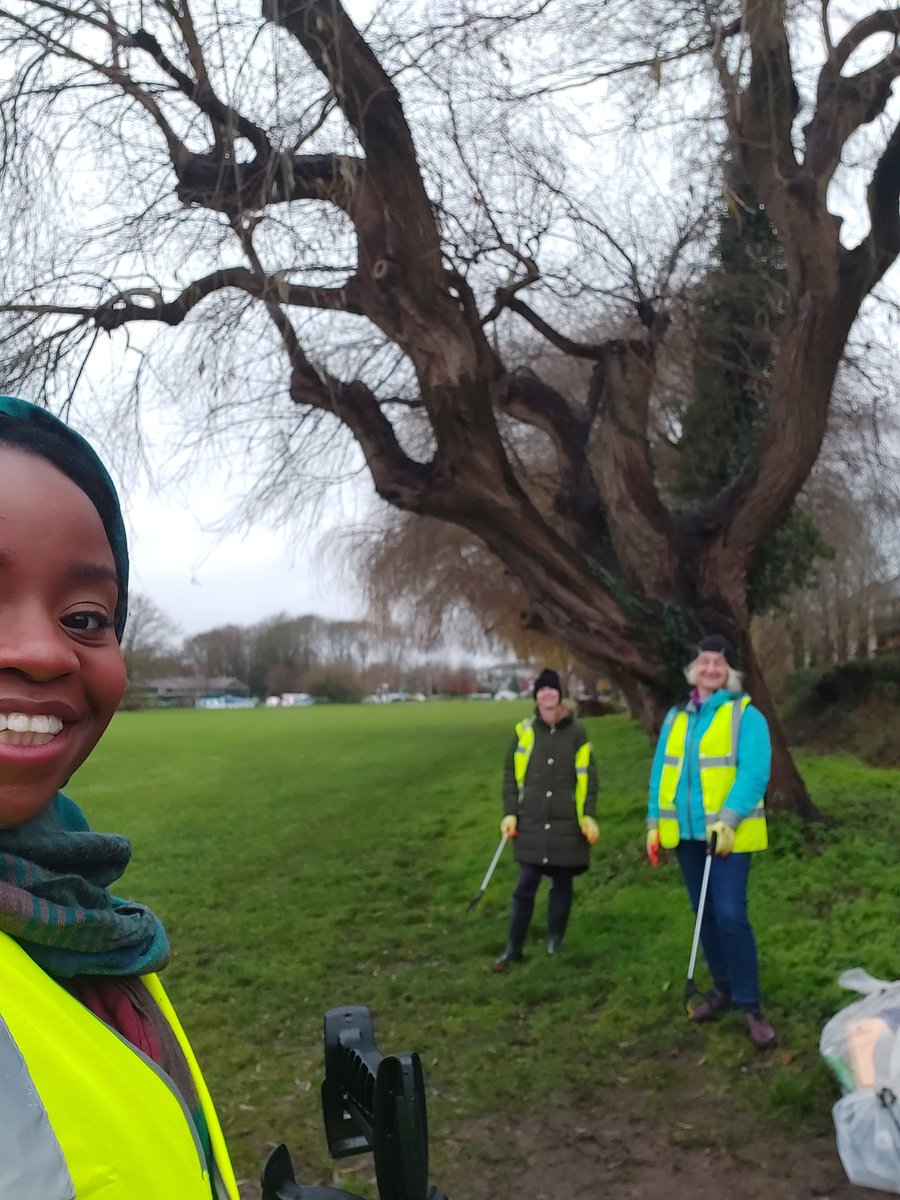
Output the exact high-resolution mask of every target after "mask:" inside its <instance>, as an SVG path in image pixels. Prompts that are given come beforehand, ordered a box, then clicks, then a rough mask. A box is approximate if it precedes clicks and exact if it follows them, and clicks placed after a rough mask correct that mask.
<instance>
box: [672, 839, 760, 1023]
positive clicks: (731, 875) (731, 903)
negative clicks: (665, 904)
mask: <svg viewBox="0 0 900 1200" xmlns="http://www.w3.org/2000/svg"><path fill="white" fill-rule="evenodd" d="M676 853H677V855H678V865H679V866H680V867H681V874H682V875H683V876H684V882H685V886H686V887H687V890H688V895H689V896H690V898H691V908H692V909H693V910H694V913H695V915H696V912H697V907H698V905H699V903H700V887H701V885H702V882H703V868H704V866H705V864H706V842H694V841H688V842H679V843H678V848H677V850H676ZM750 859H751V855H749V854H728V855H726V856H725V857H724V858H719V857H717V856H714V857H713V860H712V866H711V867H710V872H709V887H708V888H707V892H706V906H705V911H704V913H703V924H702V925H701V926H700V944H701V945H702V946H703V955H704V957H705V959H706V965H707V966H708V967H709V973H710V975H712V978H713V983H714V984H715V986H716V987H717V988H719V990H720V991H724V992H730V993H731V998H732V1000H733V1001H734V1003H735V1004H737V1005H738V1007H740V1008H756V1007H758V1005H759V967H758V966H757V961H756V939H755V938H754V936H753V930H752V928H751V927H750V920H749V918H748V916H747V880H748V878H749V876H750Z"/></svg>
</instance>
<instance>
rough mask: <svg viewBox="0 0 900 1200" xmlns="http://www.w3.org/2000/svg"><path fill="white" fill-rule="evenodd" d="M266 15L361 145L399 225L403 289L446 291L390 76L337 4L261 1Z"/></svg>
mask: <svg viewBox="0 0 900 1200" xmlns="http://www.w3.org/2000/svg"><path fill="white" fill-rule="evenodd" d="M262 13H263V17H264V19H265V20H267V21H271V22H272V23H273V24H275V25H280V26H282V27H283V28H284V29H286V30H287V31H288V32H289V33H290V34H292V35H293V36H294V37H295V38H296V39H297V40H298V41H299V42H300V44H301V45H302V46H303V48H304V50H305V51H306V53H307V54H308V55H309V57H310V58H311V60H312V62H313V64H314V65H315V66H316V67H317V68H318V69H319V70H320V71H321V72H322V74H323V75H324V76H325V78H326V79H327V80H328V82H329V84H330V85H331V88H332V91H333V92H334V95H335V98H336V100H337V103H338V104H339V105H340V107H341V109H342V111H343V113H344V115H345V117H346V118H347V120H348V122H349V123H350V126H351V128H352V129H353V131H354V133H355V134H356V136H357V138H358V139H359V142H360V145H361V146H362V148H363V152H364V154H365V156H366V168H367V174H368V179H369V181H370V182H371V184H372V185H373V186H374V188H375V189H376V190H377V192H378V193H379V195H380V197H381V200H382V203H383V204H384V206H385V208H386V210H387V212H388V213H389V214H390V215H396V218H397V220H396V225H395V226H394V227H393V228H392V229H391V231H390V240H389V243H388V245H387V246H386V247H385V248H384V253H385V257H386V258H387V259H388V260H389V261H393V262H395V263H396V264H397V265H398V266H399V267H401V268H403V273H404V275H405V280H404V282H405V284H406V285H407V286H408V287H410V288H412V289H413V290H415V291H418V292H423V291H424V292H428V291H431V290H432V289H434V288H440V287H442V285H443V266H442V257H441V245H440V239H439V237H438V232H437V226H436V224H435V220H434V213H433V211H432V208H431V204H430V202H429V200H428V196H427V195H426V192H425V188H424V185H423V183H422V177H421V173H420V171H419V165H418V161H417V159H416V152H415V147H414V145H413V140H412V135H411V133H410V130H409V126H408V124H407V122H406V117H405V116H404V114H403V109H402V106H401V103H400V97H399V96H398V94H397V91H396V89H395V88H394V85H393V83H392V82H391V79H390V77H389V76H388V74H387V73H386V72H385V70H384V68H383V67H382V66H381V64H380V63H379V62H378V60H377V58H376V57H375V55H374V54H373V53H372V51H371V50H370V48H369V46H368V45H367V44H366V42H365V41H364V40H363V38H362V37H361V36H360V33H359V31H358V30H357V28H356V27H355V25H354V24H353V22H352V21H351V20H350V18H349V17H348V16H347V14H346V12H345V11H344V9H343V8H342V7H341V5H340V3H338V0H263V2H262ZM401 224H402V235H401Z"/></svg>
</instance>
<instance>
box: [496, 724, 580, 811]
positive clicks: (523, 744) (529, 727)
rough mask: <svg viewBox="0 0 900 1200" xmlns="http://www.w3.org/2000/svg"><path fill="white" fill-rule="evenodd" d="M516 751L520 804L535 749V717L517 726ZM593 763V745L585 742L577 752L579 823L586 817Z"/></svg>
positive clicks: (576, 772)
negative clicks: (589, 769) (591, 765)
mask: <svg viewBox="0 0 900 1200" xmlns="http://www.w3.org/2000/svg"><path fill="white" fill-rule="evenodd" d="M516 738H517V743H516V750H515V754H514V756H513V769H514V771H515V776H516V787H517V788H518V791H519V803H520V804H521V803H522V797H523V795H524V794H525V775H526V774H527V772H528V763H529V762H530V761H531V752H532V750H533V749H534V717H526V718H525V720H524V721H519V723H518V724H517V725H516ZM590 762H591V743H590V742H583V743H582V744H581V745H580V746H579V747H578V749H577V750H576V751H575V811H576V814H577V816H578V823H579V824H581V820H582V818H583V817H584V806H585V802H586V801H587V794H588V767H589V766H590Z"/></svg>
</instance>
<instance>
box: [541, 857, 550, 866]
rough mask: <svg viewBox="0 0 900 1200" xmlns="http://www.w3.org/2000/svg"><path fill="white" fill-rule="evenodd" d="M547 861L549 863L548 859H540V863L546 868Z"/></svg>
mask: <svg viewBox="0 0 900 1200" xmlns="http://www.w3.org/2000/svg"><path fill="white" fill-rule="evenodd" d="M549 861H550V859H549V858H544V859H541V862H542V863H543V864H544V866H546V865H547V863H548V862H549Z"/></svg>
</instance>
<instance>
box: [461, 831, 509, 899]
mask: <svg viewBox="0 0 900 1200" xmlns="http://www.w3.org/2000/svg"><path fill="white" fill-rule="evenodd" d="M508 841H509V834H508V833H504V835H503V837H502V838H501V839H500V845H499V846H498V847H497V849H496V850H495V851H494V857H493V858H492V859H491V865H490V866H489V867H488V869H487V871H485V874H484V879H482V881H481V887H480V888H479V889H478V894H477V895H475V896H473V897H472V899H471V900H470V901H469V907H468V908H467V909H466V912H471V911H472V909H473V908H474V907H475V905H476V904H477V903H478V901H479V900H480V899H481V897H482V896H483V895H484V893H485V892H486V891H487V885H488V884H489V883H490V882H491V876H492V875H493V873H494V870H495V869H496V866H497V863H498V862H499V861H500V855H501V854H502V853H503V847H504V846H505V845H506V843H507V842H508Z"/></svg>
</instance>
